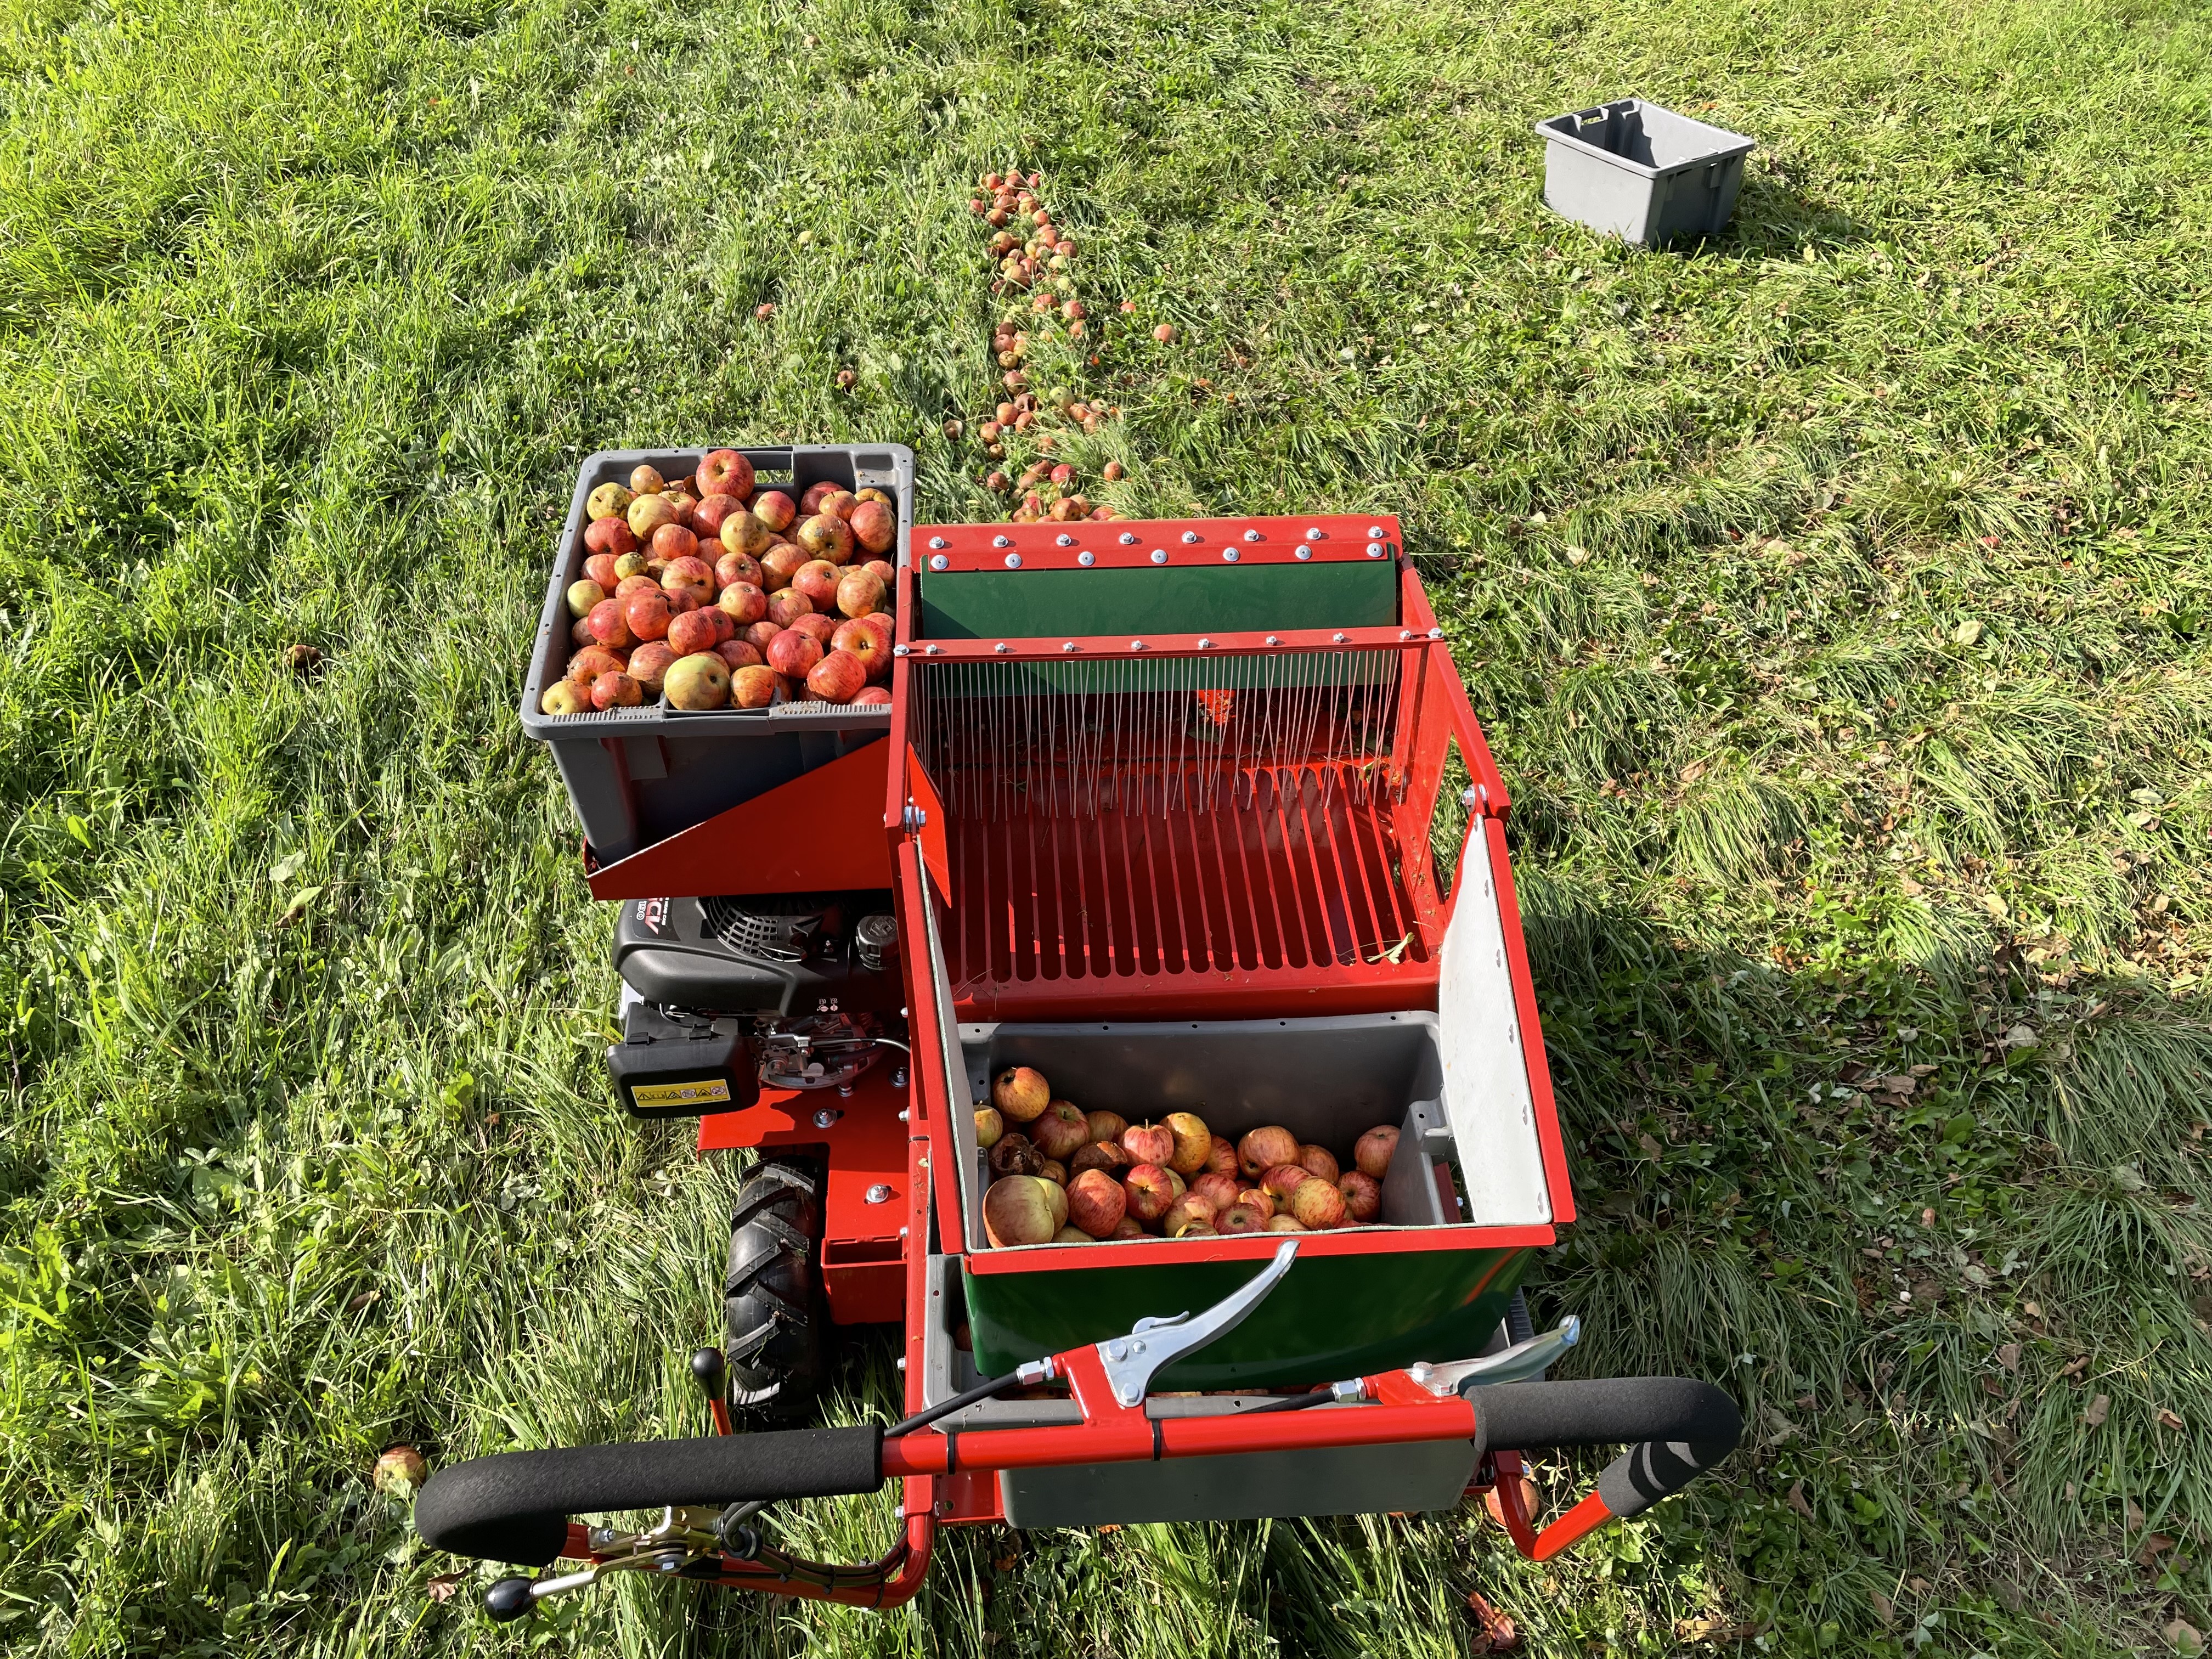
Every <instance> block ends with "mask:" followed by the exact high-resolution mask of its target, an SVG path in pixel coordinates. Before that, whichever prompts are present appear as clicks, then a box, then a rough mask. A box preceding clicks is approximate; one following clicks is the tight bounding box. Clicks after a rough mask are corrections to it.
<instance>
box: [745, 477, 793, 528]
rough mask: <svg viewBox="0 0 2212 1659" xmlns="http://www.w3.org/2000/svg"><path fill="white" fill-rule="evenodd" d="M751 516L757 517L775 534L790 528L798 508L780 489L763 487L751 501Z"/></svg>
mask: <svg viewBox="0 0 2212 1659" xmlns="http://www.w3.org/2000/svg"><path fill="white" fill-rule="evenodd" d="M752 510H753V517H755V518H756V519H758V520H760V521H761V522H762V523H763V524H764V525H766V526H768V527H769V529H770V530H772V531H774V532H775V533H776V534H777V535H779V536H780V535H781V534H782V533H783V532H785V531H787V530H788V529H790V528H791V522H792V520H794V519H796V518H797V517H798V516H799V508H798V507H797V506H796V505H795V504H794V503H793V501H792V499H791V497H790V496H788V495H785V494H784V493H783V492H782V491H781V489H763V491H761V493H760V495H758V497H757V498H756V499H755V501H753V509H752Z"/></svg>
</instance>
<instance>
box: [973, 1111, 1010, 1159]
mask: <svg viewBox="0 0 2212 1659" xmlns="http://www.w3.org/2000/svg"><path fill="white" fill-rule="evenodd" d="M1005 1133H1006V1119H1004V1118H1002V1117H1000V1115H999V1109H998V1108H997V1107H995V1106H978V1107H977V1108H976V1109H975V1144H976V1145H977V1146H981V1148H982V1149H983V1150H984V1151H985V1152H989V1151H990V1150H991V1148H992V1147H994V1146H997V1145H998V1144H999V1137H1000V1136H1001V1135H1003V1134H1005Z"/></svg>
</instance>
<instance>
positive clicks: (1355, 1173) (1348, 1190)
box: [1336, 1170, 1383, 1221]
mask: <svg viewBox="0 0 2212 1659" xmlns="http://www.w3.org/2000/svg"><path fill="white" fill-rule="evenodd" d="M1336 1190H1337V1191H1338V1192H1340V1193H1341V1194H1344V1212H1345V1214H1346V1215H1348V1216H1350V1217H1351V1218H1352V1219H1353V1220H1354V1221H1372V1220H1374V1219H1375V1218H1376V1216H1378V1215H1381V1214H1382V1213H1383V1183H1382V1182H1379V1181H1377V1180H1376V1178H1375V1177H1374V1176H1371V1175H1367V1174H1364V1173H1363V1172H1362V1171H1360V1170H1346V1171H1345V1172H1344V1173H1343V1174H1342V1175H1340V1176H1338V1177H1337V1179H1336Z"/></svg>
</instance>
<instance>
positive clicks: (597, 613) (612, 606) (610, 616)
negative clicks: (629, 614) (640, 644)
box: [586, 599, 637, 650]
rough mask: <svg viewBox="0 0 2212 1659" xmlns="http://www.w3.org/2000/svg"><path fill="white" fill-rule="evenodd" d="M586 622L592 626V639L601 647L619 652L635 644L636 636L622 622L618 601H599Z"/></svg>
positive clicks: (620, 603)
mask: <svg viewBox="0 0 2212 1659" xmlns="http://www.w3.org/2000/svg"><path fill="white" fill-rule="evenodd" d="M586 621H587V622H589V623H591V624H592V638H593V639H595V640H597V641H599V643H600V644H601V645H604V646H607V647H612V648H614V649H617V650H619V649H621V648H623V647H626V646H632V645H635V644H636V643H637V635H635V634H633V633H631V632H630V631H629V623H626V622H624V621H623V602H622V601H621V600H620V599H601V600H600V601H599V603H598V604H597V605H593V606H592V614H591V615H590V616H589V617H586Z"/></svg>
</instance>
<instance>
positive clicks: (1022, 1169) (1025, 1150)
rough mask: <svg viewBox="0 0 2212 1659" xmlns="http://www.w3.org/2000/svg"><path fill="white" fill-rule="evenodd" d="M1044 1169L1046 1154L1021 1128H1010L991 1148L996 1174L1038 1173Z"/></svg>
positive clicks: (992, 1167) (992, 1166)
mask: <svg viewBox="0 0 2212 1659" xmlns="http://www.w3.org/2000/svg"><path fill="white" fill-rule="evenodd" d="M1043 1169H1044V1154H1043V1153H1042V1152H1039V1151H1037V1149H1036V1145H1035V1143H1033V1142H1032V1141H1031V1140H1030V1138H1029V1137H1028V1136H1027V1135H1025V1134H1024V1133H1022V1132H1021V1131H1020V1130H1019V1129H1009V1130H1007V1131H1006V1133H1004V1134H1002V1135H1000V1137H999V1139H998V1141H997V1143H996V1144H995V1145H994V1146H992V1148H991V1173H992V1174H993V1175H994V1176H1010V1175H1036V1174H1038V1173H1040V1172H1041V1171H1042V1170H1043Z"/></svg>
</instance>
